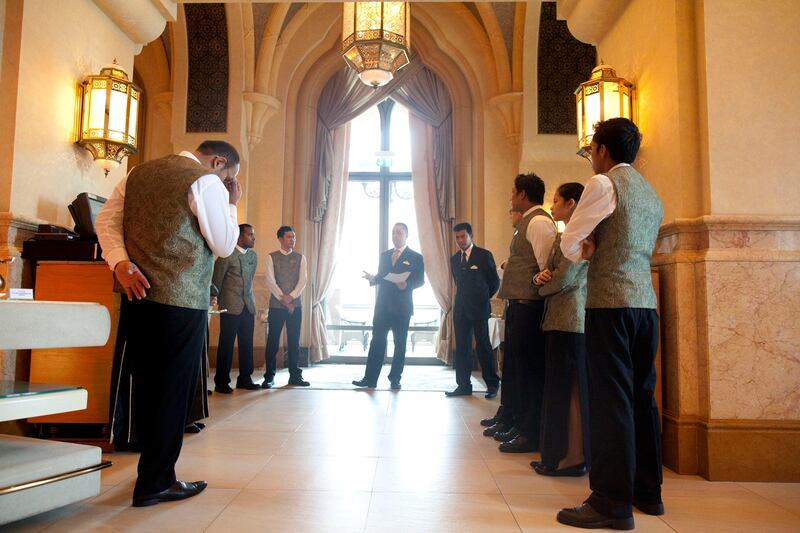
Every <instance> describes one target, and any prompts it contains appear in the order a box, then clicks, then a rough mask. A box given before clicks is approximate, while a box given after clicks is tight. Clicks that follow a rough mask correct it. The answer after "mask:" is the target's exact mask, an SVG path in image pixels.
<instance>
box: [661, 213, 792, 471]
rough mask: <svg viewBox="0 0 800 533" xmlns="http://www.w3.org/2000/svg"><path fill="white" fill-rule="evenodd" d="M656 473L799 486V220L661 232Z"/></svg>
mask: <svg viewBox="0 0 800 533" xmlns="http://www.w3.org/2000/svg"><path fill="white" fill-rule="evenodd" d="M653 264H654V267H656V268H657V269H658V270H659V274H660V283H661V294H660V296H661V312H662V341H661V342H662V345H661V348H662V354H663V357H662V361H663V363H662V365H663V377H662V380H663V386H664V413H663V414H664V464H665V466H668V467H669V468H671V469H673V470H675V471H677V472H679V473H685V474H700V475H702V476H704V477H706V478H707V479H710V480H738V481H789V480H793V481H796V480H797V479H798V478H800V461H798V460H797V457H798V455H799V454H800V217H761V216H747V215H746V216H712V215H709V216H703V217H700V218H695V219H679V220H677V221H676V222H674V223H671V224H667V225H665V226H664V227H662V229H661V232H660V234H659V238H658V244H657V248H656V254H655V255H654V257H653Z"/></svg>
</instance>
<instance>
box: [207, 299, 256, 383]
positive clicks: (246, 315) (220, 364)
mask: <svg viewBox="0 0 800 533" xmlns="http://www.w3.org/2000/svg"><path fill="white" fill-rule="evenodd" d="M254 326H255V320H254V317H253V313H251V312H250V311H248V310H247V308H246V307H245V308H244V309H242V312H241V313H240V314H238V315H231V314H229V313H222V314H221V315H219V344H218V347H217V371H216V373H215V374H214V383H215V384H216V385H218V386H219V385H227V384H228V383H230V382H231V363H232V361H233V341H234V340H235V339H236V338H238V339H239V377H238V378H237V379H236V384H237V385H247V384H249V383H252V382H253V380H252V378H251V374H252V373H253V327H254Z"/></svg>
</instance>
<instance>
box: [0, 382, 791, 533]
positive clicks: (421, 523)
mask: <svg viewBox="0 0 800 533" xmlns="http://www.w3.org/2000/svg"><path fill="white" fill-rule="evenodd" d="M432 371H437V372H441V369H436V368H435V367H433V370H432ZM386 372H387V370H386V369H384V374H383V375H385V373H386ZM285 380H286V376H285V375H284V374H279V376H278V379H277V381H278V385H279V387H278V388H276V389H273V390H269V391H236V392H235V393H234V394H232V395H229V396H225V395H221V394H215V395H213V396H212V397H211V410H212V416H211V417H210V418H209V419H208V420H206V422H207V424H208V427H207V428H206V429H205V430H204V431H203V432H202V433H199V434H197V435H187V438H186V440H185V443H184V448H183V452H182V454H181V458H180V461H179V462H178V465H177V472H178V477H179V478H181V479H186V480H198V479H205V480H207V481H208V484H209V485H208V489H206V490H205V492H203V493H202V494H200V495H199V496H196V497H194V498H191V499H189V500H184V501H182V502H175V503H168V504H160V505H156V506H153V507H145V508H132V507H130V499H131V491H132V487H133V483H134V478H135V475H136V461H137V456H136V455H135V454H125V453H115V454H111V455H108V456H107V458H108V459H110V460H112V461H113V462H114V466H113V467H112V468H110V469H107V470H104V471H103V474H102V489H101V490H102V492H101V494H100V495H99V496H98V497H96V498H94V499H91V500H87V501H84V502H82V503H79V504H74V505H71V506H68V507H65V508H62V509H59V510H56V511H52V512H49V513H45V514H42V515H39V516H37V517H33V518H30V519H27V520H23V521H20V522H17V523H15V524H11V525H9V526H6V527H5V529H3V531H42V530H44V531H159V532H161V531H181V532H187V531H212V532H223V533H231V532H242V531H274V532H292V533H295V532H304V531H309V532H327V531H354V532H355V531H369V532H384V531H396V532H403V533H417V532H437V531H442V532H457V533H466V532H470V531H481V532H485V531H491V533H501V532H505V531H515V532H519V531H549V530H556V529H560V530H570V528H566V527H564V526H561V525H560V524H558V523H557V522H556V520H555V514H556V511H557V510H558V509H559V508H561V507H564V506H572V505H577V504H578V503H579V502H580V501H581V500H582V499H583V498H585V497H586V495H587V493H588V479H586V478H580V479H574V478H571V479H557V478H546V477H542V476H538V475H536V474H535V473H534V472H533V471H532V470H531V469H530V467H529V466H528V463H529V462H530V461H531V460H532V459H534V458H536V457H538V456H537V455H536V454H522V455H506V454H501V453H500V452H498V451H497V446H496V443H495V442H494V441H493V440H491V439H489V438H487V437H484V436H482V435H481V429H482V428H481V427H480V426H479V425H478V420H479V419H480V418H482V417H484V416H487V415H491V414H492V413H493V412H494V410H495V409H496V407H497V400H494V401H487V400H485V399H484V398H483V395H482V394H474V395H473V396H472V397H470V398H464V397H461V398H452V399H450V398H445V396H444V395H443V394H442V393H441V392H423V391H413V390H403V391H400V392H389V391H374V392H365V391H353V390H316V389H312V390H309V389H290V388H281V387H280V385H281V383H282V382H283V383H285ZM664 478H665V479H664V492H663V494H664V503H665V505H666V514H665V515H664V516H662V517H653V516H647V515H642V514H640V513H638V512H637V513H636V514H635V520H636V529H637V530H638V531H665V532H669V531H679V532H693V531H698V532H722V531H743V532H744V531H747V532H752V531H758V532H759V533H762V532H767V531H781V532H785V531H800V483H795V484H787V483H711V482H708V481H705V480H703V479H702V478H699V477H695V476H679V475H677V474H674V473H672V472H670V471H668V470H666V471H665V472H664ZM573 531H574V530H573Z"/></svg>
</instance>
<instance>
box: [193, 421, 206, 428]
mask: <svg viewBox="0 0 800 533" xmlns="http://www.w3.org/2000/svg"><path fill="white" fill-rule="evenodd" d="M194 425H195V426H197V427H199V428H200V429H206V425H205V424H203V423H202V422H195V423H194Z"/></svg>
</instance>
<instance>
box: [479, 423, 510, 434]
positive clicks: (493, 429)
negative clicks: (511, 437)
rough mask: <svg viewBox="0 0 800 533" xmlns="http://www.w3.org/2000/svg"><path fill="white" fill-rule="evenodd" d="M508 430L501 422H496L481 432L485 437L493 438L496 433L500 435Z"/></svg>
mask: <svg viewBox="0 0 800 533" xmlns="http://www.w3.org/2000/svg"><path fill="white" fill-rule="evenodd" d="M507 430H508V428H507V427H506V425H505V424H503V423H502V422H497V423H496V424H494V425H492V426H489V427H488V428H486V429H484V430H483V434H484V435H485V436H487V437H494V436H495V435H497V434H498V433H502V432H504V431H507Z"/></svg>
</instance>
